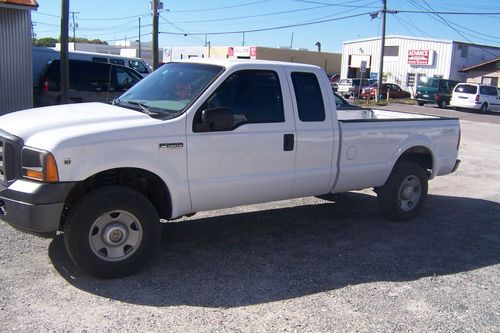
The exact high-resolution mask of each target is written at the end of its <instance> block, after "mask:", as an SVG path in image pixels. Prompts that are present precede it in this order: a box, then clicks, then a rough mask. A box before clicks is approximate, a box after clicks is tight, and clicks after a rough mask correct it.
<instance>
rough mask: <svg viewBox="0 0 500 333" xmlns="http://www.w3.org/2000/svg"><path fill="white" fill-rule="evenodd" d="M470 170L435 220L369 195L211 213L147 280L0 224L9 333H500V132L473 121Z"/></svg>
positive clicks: (453, 178) (434, 209)
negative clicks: (397, 212)
mask: <svg viewBox="0 0 500 333" xmlns="http://www.w3.org/2000/svg"><path fill="white" fill-rule="evenodd" d="M462 129H463V137H462V146H461V152H460V158H461V159H462V165H461V167H460V168H459V170H458V171H457V172H456V173H454V174H452V175H449V176H444V177H439V178H437V179H435V180H433V181H431V182H430V196H429V198H428V201H427V203H426V206H425V210H424V212H423V213H422V215H421V216H420V217H419V218H417V219H415V220H413V221H412V222H410V223H402V224H398V223H389V222H387V221H386V220H385V219H383V218H382V217H381V216H380V214H379V212H378V209H377V205H376V201H375V197H374V195H373V193H372V192H371V191H369V190H364V191H359V192H351V193H347V194H343V195H341V196H338V197H336V198H332V200H322V199H317V198H303V199H296V200H287V201H280V202H275V203H268V204H262V205H254V206H246V207H237V208H233V209H226V210H219V211H211V212H205V213H200V214H197V215H195V216H193V217H191V218H189V219H185V220H184V221H180V222H176V223H169V224H167V225H165V227H164V231H165V233H164V237H163V244H162V247H161V248H160V251H159V253H158V255H157V256H156V257H155V258H154V259H153V261H152V262H151V264H149V265H148V266H146V268H145V269H143V270H142V271H141V272H139V273H138V274H135V275H133V276H130V277H127V278H124V279H116V280H99V279H94V278H91V277H89V276H87V275H85V274H84V273H82V272H81V271H80V270H79V269H78V268H76V267H75V266H74V265H73V264H72V262H71V261H70V260H69V258H68V257H67V255H66V254H65V251H64V245H63V240H62V237H61V236H58V237H56V238H55V239H53V240H47V239H40V238H36V237H33V236H30V235H26V234H23V233H20V232H18V231H15V230H14V229H12V228H11V227H9V226H8V225H6V224H5V223H4V222H1V221H0V327H1V328H0V331H3V332H13V331H20V332H34V331H36V332H63V331H70V332H73V331H78V332H80V331H81V332H110V331H113V332H114V331H119V332H137V331H149V332H151V331H168V332H186V331H189V332H213V331H217V332H220V331H236V332H241V331H242V332H248V331H252V332H267V331H285V332H286V331H292V332H294V331H300V332H318V331H323V332H326V331H328V332H402V331H404V332H431V331H432V332H499V331H500V264H499V263H500V218H499V217H500V204H499V203H500V168H498V167H496V164H497V163H496V162H497V160H498V157H499V156H500V148H499V147H500V146H499V145H498V142H500V131H499V127H498V125H492V124H485V123H477V122H469V121H463V122H462Z"/></svg>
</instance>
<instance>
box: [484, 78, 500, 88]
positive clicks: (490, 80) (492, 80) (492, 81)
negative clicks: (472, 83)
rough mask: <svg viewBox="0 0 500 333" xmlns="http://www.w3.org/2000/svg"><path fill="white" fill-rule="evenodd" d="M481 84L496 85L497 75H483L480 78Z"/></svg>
mask: <svg viewBox="0 0 500 333" xmlns="http://www.w3.org/2000/svg"><path fill="white" fill-rule="evenodd" d="M481 83H482V84H488V85H490V86H498V77H492V76H483V77H482V78H481Z"/></svg>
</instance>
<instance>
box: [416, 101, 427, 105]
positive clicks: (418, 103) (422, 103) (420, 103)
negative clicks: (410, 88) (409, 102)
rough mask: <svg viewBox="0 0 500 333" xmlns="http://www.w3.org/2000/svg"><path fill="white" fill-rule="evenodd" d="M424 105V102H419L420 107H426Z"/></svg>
mask: <svg viewBox="0 0 500 333" xmlns="http://www.w3.org/2000/svg"><path fill="white" fill-rule="evenodd" d="M424 104H425V103H424V102H420V101H417V105H418V106H424Z"/></svg>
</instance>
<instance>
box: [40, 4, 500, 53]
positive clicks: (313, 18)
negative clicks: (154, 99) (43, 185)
mask: <svg viewBox="0 0 500 333" xmlns="http://www.w3.org/2000/svg"><path fill="white" fill-rule="evenodd" d="M38 3H39V8H38V11H34V12H33V13H32V20H33V22H34V31H35V33H36V37H38V38H41V37H58V36H59V24H60V13H61V3H60V1H57V0H39V1H38ZM381 5H382V1H381V0H211V1H164V5H163V6H164V10H163V11H161V13H160V19H159V22H160V28H159V30H160V32H165V33H162V34H160V47H166V46H203V45H204V43H205V38H206V39H207V40H208V41H210V43H211V45H213V46H227V45H242V43H243V38H244V42H245V45H256V46H268V47H278V46H288V47H289V46H292V47H293V48H306V49H310V50H314V49H315V46H314V44H315V43H316V42H317V41H319V42H321V44H322V50H323V51H330V52H340V51H341V50H342V42H343V41H347V40H353V39H359V38H368V37H374V36H379V35H380V33H381V19H380V15H379V17H378V18H374V19H372V18H371V17H370V15H369V13H370V12H376V11H377V10H379V9H380V8H381ZM387 8H388V9H389V10H401V11H424V10H425V11H430V12H432V11H437V12H466V13H486V14H482V15H445V14H442V15H439V16H438V15H436V14H419V13H408V12H400V13H397V14H388V15H387V34H388V35H406V36H416V37H429V38H436V39H446V40H457V41H464V42H473V43H478V44H484V45H493V46H499V47H500V29H499V27H500V15H499V13H500V0H475V1H471V0H387ZM70 10H71V11H74V12H78V14H76V15H75V22H76V23H77V24H78V29H77V30H76V37H86V38H90V39H94V38H98V39H102V40H106V41H108V42H109V43H110V44H113V43H114V41H115V40H125V39H128V40H130V39H137V38H138V35H139V31H138V26H139V23H138V21H139V20H138V18H139V17H140V18H141V26H142V28H141V35H142V41H151V30H152V17H151V14H150V9H149V0H133V1H124V0H122V1H117V0H99V1H97V0H70ZM495 13H496V14H495ZM318 21H324V22H323V23H316V22H318ZM70 22H71V16H70ZM295 25H296V26H295ZM283 26H294V27H288V28H283V29H274V28H277V27H283ZM261 29H262V30H265V31H258V32H257V31H253V32H252V30H261ZM266 29H269V30H266ZM241 31H246V33H245V34H243V33H241ZM232 32H237V33H232ZM171 33H173V34H171ZM186 33H187V34H188V35H187V36H184V34H186ZM190 33H198V35H195V34H190ZM211 33H215V34H211ZM205 34H206V37H205ZM243 35H244V36H243ZM292 35H293V41H292ZM70 36H72V30H71V29H70Z"/></svg>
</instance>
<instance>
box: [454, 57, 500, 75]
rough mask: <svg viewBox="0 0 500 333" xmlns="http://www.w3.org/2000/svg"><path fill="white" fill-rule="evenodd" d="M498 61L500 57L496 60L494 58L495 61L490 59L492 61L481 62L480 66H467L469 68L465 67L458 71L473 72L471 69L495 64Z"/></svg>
mask: <svg viewBox="0 0 500 333" xmlns="http://www.w3.org/2000/svg"><path fill="white" fill-rule="evenodd" d="M498 61H500V57H498V58H495V59H492V60H488V61H485V62H482V63H480V64H477V65H473V66H469V67H465V68H462V69H461V70H460V72H468V71H470V70H473V69H477V68H479V67H483V66H487V65H489V64H494V63H496V62H498Z"/></svg>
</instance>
